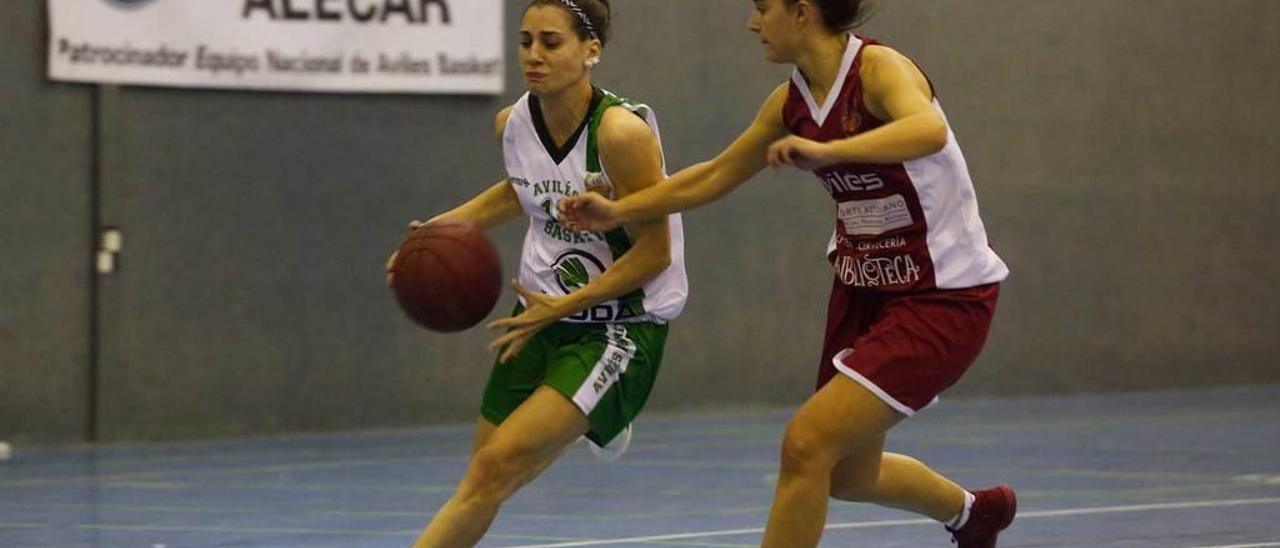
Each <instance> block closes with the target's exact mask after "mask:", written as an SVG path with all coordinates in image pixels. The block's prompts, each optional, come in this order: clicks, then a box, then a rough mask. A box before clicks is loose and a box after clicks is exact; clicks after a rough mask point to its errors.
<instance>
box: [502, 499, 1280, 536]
mask: <svg viewBox="0 0 1280 548" xmlns="http://www.w3.org/2000/svg"><path fill="white" fill-rule="evenodd" d="M1258 504H1280V497H1273V498H1259V499H1231V500H1202V501H1189V502H1169V503H1163V504H1131V505H1127V506H1096V507H1093V508H1070V509H1066V510H1042V511H1038V512H1020V513H1019V514H1018V519H1028V518H1051V517H1061V516H1083V515H1089V514H1119V513H1124V512H1151V511H1155V510H1180V509H1186V508H1221V507H1224V506H1252V505H1258ZM937 523H938V522H936V521H934V520H931V519H924V518H920V519H896V520H882V521H860V522H852V523H833V524H831V525H827V526H826V530H828V531H834V530H840V529H867V528H871V527H893V526H898V525H928V524H937ZM763 532H764V528H763V527H757V528H754V529H726V530H723V531H704V532H699V533H677V534H673V535H656V536H649V537H630V538H619V539H611V540H582V541H575V542H560V543H556V544H526V545H522V546H513V547H511V548H569V547H572V546H605V545H609V544H627V543H633V542H650V541H660V540H683V539H691V538H706V537H730V536H737V535H750V534H755V533H763ZM1254 546H1258V547H1262V546H1280V543H1270V544H1258V545H1253V544H1245V545H1240V546H1238V547H1237V546H1202V547H1200V548H1252V547H1254Z"/></svg>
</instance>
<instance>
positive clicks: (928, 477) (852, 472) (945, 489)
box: [831, 435, 964, 521]
mask: <svg viewBox="0 0 1280 548" xmlns="http://www.w3.org/2000/svg"><path fill="white" fill-rule="evenodd" d="M883 451H884V436H883V435H881V436H880V437H878V438H877V439H875V440H874V441H873V442H870V443H867V444H865V445H863V446H861V447H859V448H857V449H856V450H855V451H854V452H853V453H852V454H850V455H849V456H847V457H845V458H844V460H842V461H840V462H839V463H838V464H836V467H835V469H833V470H832V471H831V496H832V497H834V498H837V499H840V500H847V501H851V502H870V503H872V504H879V505H881V506H888V507H890V508H897V509H899V510H906V511H908V512H914V513H917V514H921V515H924V516H928V517H931V518H933V519H936V520H938V521H944V520H948V519H951V518H953V517H955V516H956V515H957V514H959V513H960V510H961V509H962V508H963V506H964V488H962V487H960V486H959V485H956V483H955V482H953V481H951V480H949V479H947V478H946V477H943V476H942V475H941V474H938V473H937V472H935V471H933V470H932V469H930V468H929V467H928V466H925V465H924V463H922V462H920V461H918V460H916V459H914V458H911V457H908V456H906V455H899V454H896V453H884V452H883Z"/></svg>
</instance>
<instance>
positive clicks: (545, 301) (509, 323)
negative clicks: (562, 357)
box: [488, 280, 574, 363]
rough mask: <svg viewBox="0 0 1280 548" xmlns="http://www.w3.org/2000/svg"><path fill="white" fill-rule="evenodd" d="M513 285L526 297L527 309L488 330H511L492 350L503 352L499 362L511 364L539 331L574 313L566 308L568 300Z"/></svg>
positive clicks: (496, 342) (517, 284) (491, 347)
mask: <svg viewBox="0 0 1280 548" xmlns="http://www.w3.org/2000/svg"><path fill="white" fill-rule="evenodd" d="M511 286H512V287H514V288H515V290H516V293H519V294H520V296H521V297H524V302H525V304H526V306H527V308H525V310H524V312H521V313H520V315H519V316H513V317H510V318H503V319H501V320H497V321H494V322H491V323H489V325H488V328H489V329H491V330H498V329H509V331H507V332H506V333H504V334H503V335H502V336H501V337H498V338H496V339H494V340H493V342H491V343H489V350H493V351H501V352H502V354H501V355H500V356H499V357H498V362H499V363H507V361H508V360H510V359H511V358H513V357H515V355H516V354H519V353H520V351H521V350H523V349H524V346H525V345H526V344H528V343H529V340H530V339H532V338H533V336H534V335H536V334H537V333H538V332H539V331H542V329H543V328H545V327H547V326H549V325H551V324H553V323H556V322H557V321H560V319H562V318H564V317H565V316H568V315H569V314H571V313H573V312H574V311H573V310H569V309H567V307H566V304H567V303H568V297H556V296H552V295H544V294H542V293H537V292H535V291H533V290H531V289H529V288H527V287H525V286H523V285H520V282H519V281H516V280H511Z"/></svg>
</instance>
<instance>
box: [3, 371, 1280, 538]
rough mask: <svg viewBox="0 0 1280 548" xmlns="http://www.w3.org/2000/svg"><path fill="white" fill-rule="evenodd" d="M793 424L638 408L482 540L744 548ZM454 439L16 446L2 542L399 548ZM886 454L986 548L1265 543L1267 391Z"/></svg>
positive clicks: (449, 479)
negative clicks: (983, 490) (988, 528)
mask: <svg viewBox="0 0 1280 548" xmlns="http://www.w3.org/2000/svg"><path fill="white" fill-rule="evenodd" d="M789 414H790V410H788V409H771V410H749V411H740V412H720V413H707V414H697V415H683V416H674V415H665V416H664V415H650V416H646V417H642V418H641V420H640V421H639V423H638V424H637V430H636V438H635V442H634V444H633V445H632V448H631V451H630V452H629V453H628V454H627V455H626V456H625V457H623V459H622V460H621V461H619V462H616V463H610V464H606V463H600V462H597V461H595V459H594V458H593V457H592V456H591V455H590V453H588V452H587V450H586V448H585V447H576V448H574V449H573V450H571V451H570V452H569V453H568V454H566V455H565V457H564V458H562V459H561V461H560V462H558V463H557V464H556V465H554V466H552V467H551V468H550V469H549V470H548V471H547V472H546V474H545V475H544V476H543V477H542V478H540V479H539V480H538V481H536V482H534V483H533V484H532V485H530V486H528V487H527V488H526V489H525V490H524V491H522V492H521V493H519V494H517V495H516V497H515V498H514V499H512V500H511V501H510V502H509V503H508V504H507V505H506V506H505V508H504V510H503V513H502V514H501V515H500V516H499V518H498V521H497V522H496V523H495V525H494V527H493V529H492V531H491V534H490V535H489V537H488V538H486V540H485V541H484V542H483V543H482V544H481V545H482V546H524V547H532V546H545V547H559V546H564V547H569V546H644V547H653V546H756V545H758V543H759V541H760V538H761V527H762V526H763V525H764V522H765V516H766V515H767V512H768V508H769V502H770V499H771V497H772V490H773V483H774V481H775V478H776V476H775V473H776V466H777V464H776V462H777V459H776V456H777V453H778V443H779V439H780V437H781V434H782V429H783V425H784V424H785V422H786V419H787V417H788V416H789ZM470 438H471V428H470V426H465V427H464V426H457V427H444V428H427V429H420V430H408V431H391V432H368V433H346V434H334V435H306V436H291V437H274V438H256V439H245V440H232V441H217V442H200V443H182V444H138V445H103V446H96V447H72V448H56V449H32V448H22V447H19V448H17V454H16V456H15V458H14V459H13V460H11V461H9V462H5V463H0V547H4V548H18V547H36V546H40V547H45V546H57V547H90V546H93V547H96V546H112V547H114V546H126V547H142V548H178V547H197V546H309V547H314V546H323V547H375V546H377V547H384V546H385V547H404V546H408V545H409V544H410V543H411V542H412V540H413V539H414V537H415V536H416V534H417V533H418V531H419V530H420V529H421V527H422V525H423V524H424V523H425V522H426V520H427V518H428V517H429V516H430V515H431V513H432V512H433V511H434V510H435V509H436V508H437V507H439V506H440V504H441V503H443V502H444V501H445V500H446V499H447V498H448V496H449V494H450V492H451V490H452V488H453V485H454V484H455V482H456V481H457V480H458V478H459V477H460V476H461V474H462V472H463V469H464V467H465V465H466V459H467V453H468V451H469V447H470V441H471V440H470ZM889 450H891V451H898V452H904V453H908V454H911V455H913V456H916V457H918V458H920V459H921V460H924V461H925V462H927V463H929V464H931V465H932V466H934V467H935V468H937V469H938V470H940V471H942V472H944V473H946V474H948V475H950V476H951V477H953V478H954V479H956V480H958V481H960V482H961V483H963V484H965V485H966V486H971V487H981V486H986V485H988V484H992V483H998V482H1009V483H1012V484H1013V485H1014V486H1015V487H1016V488H1017V489H1018V493H1019V496H1020V510H1021V511H1020V513H1019V516H1018V520H1017V521H1015V522H1014V524H1013V527H1012V528H1011V529H1010V530H1009V531H1008V532H1006V534H1005V535H1003V536H1002V537H1001V540H1002V542H1001V546H1002V547H1014V546H1023V547H1030V546H1055V547H1113V546H1114V547H1148V546H1149V547H1159V548H1209V547H1212V548H1227V547H1231V548H1255V547H1259V548H1260V547H1265V546H1276V547H1280V386H1274V387H1251V388H1226V389H1214V390H1205V391H1193V392H1162V393H1148V394H1120V395H1101V396H1060V397H1037V398H1017V399H992V400H950V401H943V402H942V403H941V404H940V405H938V406H936V407H934V408H932V409H930V410H928V411H927V412H925V413H923V414H922V415H920V416H918V417H917V418H916V419H913V420H912V421H910V422H908V423H907V424H905V425H903V426H901V427H899V428H898V429H897V430H895V432H894V433H893V435H891V437H890V439H889ZM828 524H829V525H828V531H827V534H826V537H824V540H823V546H839V547H846V546H871V547H875V546H894V547H912V548H920V547H926V548H927V547H946V546H950V543H949V540H950V539H949V537H948V536H947V535H946V534H945V533H944V531H943V530H942V528H941V526H939V525H937V524H934V523H932V522H930V521H929V520H925V519H920V518H917V517H915V516H913V515H909V514H906V513H902V512H897V511H893V510H886V509H880V508H875V507H871V506H866V505H855V504H849V503H839V502H837V503H833V504H832V506H831V510H830V517H829V520H828Z"/></svg>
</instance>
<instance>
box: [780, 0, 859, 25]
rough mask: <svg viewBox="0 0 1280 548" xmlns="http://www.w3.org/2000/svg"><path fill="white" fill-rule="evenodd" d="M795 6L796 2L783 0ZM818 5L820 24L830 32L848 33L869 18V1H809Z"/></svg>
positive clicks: (795, 0) (794, 0)
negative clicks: (820, 17)
mask: <svg viewBox="0 0 1280 548" xmlns="http://www.w3.org/2000/svg"><path fill="white" fill-rule="evenodd" d="M785 1H786V2H787V3H788V4H791V5H795V3H796V2H797V0H785ZM809 1H810V2H813V3H814V4H817V5H818V11H819V12H821V13H822V24H823V25H824V26H826V27H827V29H828V30H830V31H831V32H848V31H851V30H853V29H855V28H858V27H859V26H862V24H863V23H866V22H867V19H870V18H871V12H872V11H873V10H872V7H871V4H872V2H871V1H870V0H809Z"/></svg>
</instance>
